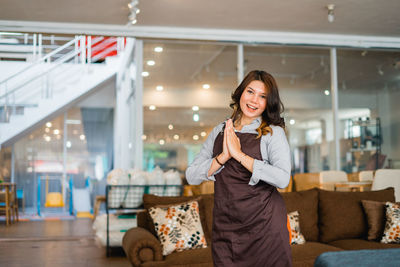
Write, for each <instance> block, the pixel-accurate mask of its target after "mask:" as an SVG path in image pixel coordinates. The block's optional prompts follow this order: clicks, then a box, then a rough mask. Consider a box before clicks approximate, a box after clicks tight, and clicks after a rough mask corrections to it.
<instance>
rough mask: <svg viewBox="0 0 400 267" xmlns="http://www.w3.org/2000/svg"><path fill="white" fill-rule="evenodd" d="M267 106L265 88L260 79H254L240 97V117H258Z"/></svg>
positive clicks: (250, 118) (249, 118)
mask: <svg viewBox="0 0 400 267" xmlns="http://www.w3.org/2000/svg"><path fill="white" fill-rule="evenodd" d="M266 106H267V88H266V87H265V85H264V83H263V82H261V81H257V80H254V81H252V82H251V83H249V85H247V87H246V88H245V89H244V91H243V93H242V96H241V97H240V109H241V110H242V112H243V116H242V119H245V120H253V119H255V118H257V117H259V116H260V115H261V114H262V113H263V112H264V110H265V107H266Z"/></svg>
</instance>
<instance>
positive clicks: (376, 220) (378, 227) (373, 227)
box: [361, 200, 386, 240]
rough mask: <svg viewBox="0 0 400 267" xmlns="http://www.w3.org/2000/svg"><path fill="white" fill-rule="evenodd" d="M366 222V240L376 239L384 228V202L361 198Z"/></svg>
mask: <svg viewBox="0 0 400 267" xmlns="http://www.w3.org/2000/svg"><path fill="white" fill-rule="evenodd" d="M361 203H362V206H363V208H364V212H365V215H366V217H367V222H368V240H378V239H380V238H381V237H382V234H383V230H384V228H385V221H386V218H385V202H380V201H372V200H361Z"/></svg>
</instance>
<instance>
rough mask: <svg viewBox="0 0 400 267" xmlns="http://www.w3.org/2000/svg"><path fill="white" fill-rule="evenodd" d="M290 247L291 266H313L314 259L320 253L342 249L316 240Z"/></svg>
mask: <svg viewBox="0 0 400 267" xmlns="http://www.w3.org/2000/svg"><path fill="white" fill-rule="evenodd" d="M290 248H291V249H292V259H293V267H296V266H313V265H314V261H315V259H316V258H317V257H318V255H320V254H321V253H323V252H327V251H341V250H342V249H340V248H336V247H334V246H330V245H326V244H322V243H317V242H306V243H305V244H302V245H291V246H290Z"/></svg>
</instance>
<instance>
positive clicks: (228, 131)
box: [224, 119, 243, 161]
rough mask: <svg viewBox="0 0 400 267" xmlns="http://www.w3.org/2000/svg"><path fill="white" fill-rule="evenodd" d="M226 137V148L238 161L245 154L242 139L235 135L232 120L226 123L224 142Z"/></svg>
mask: <svg viewBox="0 0 400 267" xmlns="http://www.w3.org/2000/svg"><path fill="white" fill-rule="evenodd" d="M225 137H226V146H227V149H228V151H229V154H230V155H231V157H233V158H235V159H236V160H238V159H239V158H240V157H241V156H242V155H243V152H242V149H241V145H240V139H239V137H237V135H236V133H235V130H234V128H233V122H232V120H231V119H229V120H228V121H227V122H226V127H225V133H224V141H225ZM224 143H225V142H224ZM238 161H239V160H238Z"/></svg>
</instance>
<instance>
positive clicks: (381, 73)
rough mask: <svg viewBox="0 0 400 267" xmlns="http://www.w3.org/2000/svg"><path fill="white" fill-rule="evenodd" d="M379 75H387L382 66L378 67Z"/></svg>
mask: <svg viewBox="0 0 400 267" xmlns="http://www.w3.org/2000/svg"><path fill="white" fill-rule="evenodd" d="M378 74H379V75H381V76H382V75H383V74H385V73H384V72H383V70H382V66H378Z"/></svg>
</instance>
